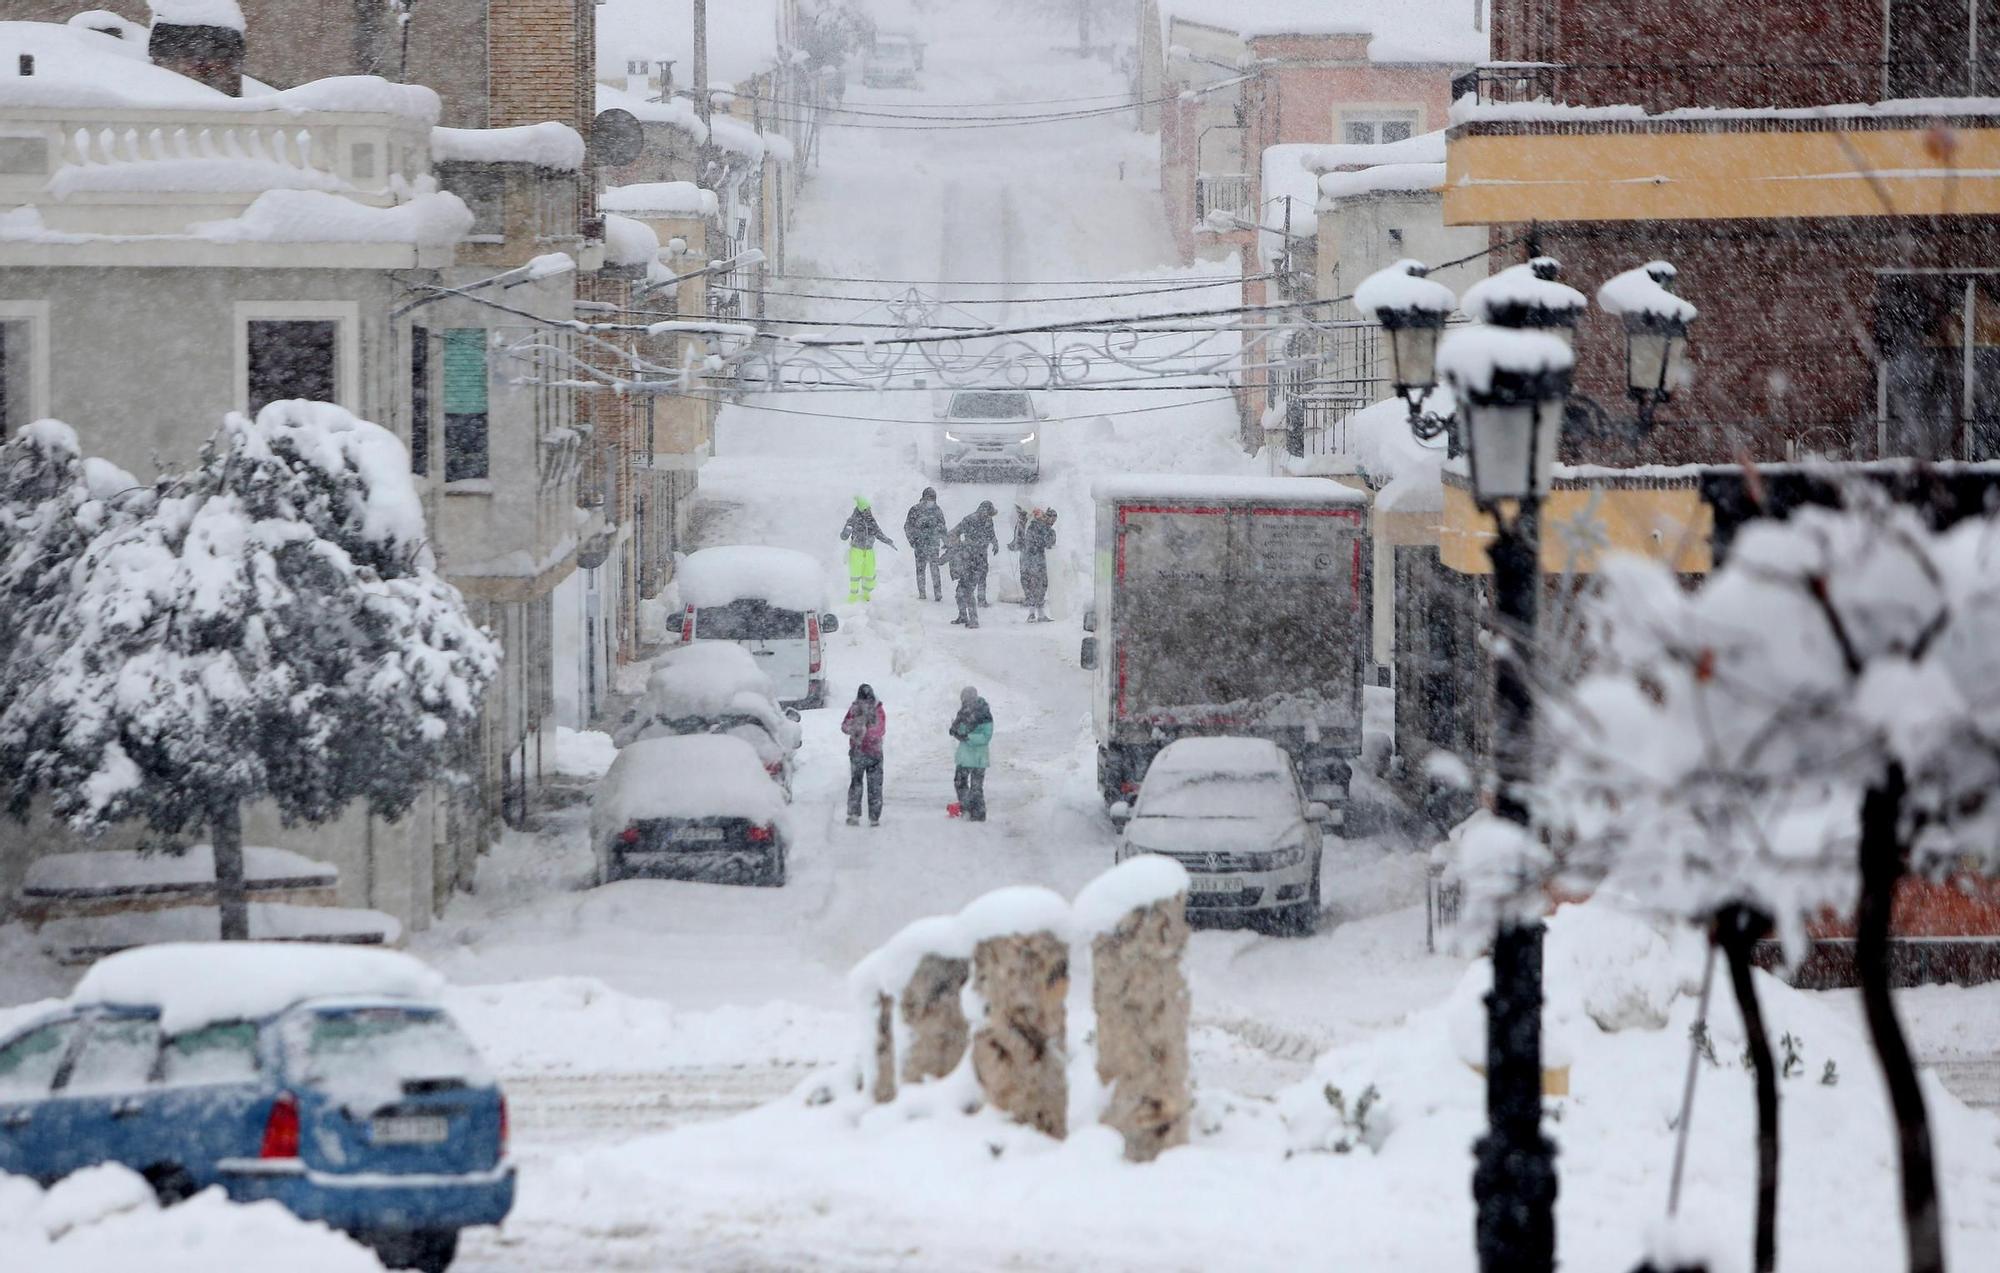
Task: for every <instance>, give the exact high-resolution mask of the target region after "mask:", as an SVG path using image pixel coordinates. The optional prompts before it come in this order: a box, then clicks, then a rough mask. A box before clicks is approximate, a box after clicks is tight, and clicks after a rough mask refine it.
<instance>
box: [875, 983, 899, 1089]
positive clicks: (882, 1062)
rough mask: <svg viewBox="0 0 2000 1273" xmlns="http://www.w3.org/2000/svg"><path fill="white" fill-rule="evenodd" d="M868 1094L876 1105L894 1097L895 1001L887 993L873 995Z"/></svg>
mask: <svg viewBox="0 0 2000 1273" xmlns="http://www.w3.org/2000/svg"><path fill="white" fill-rule="evenodd" d="M872 1068H873V1071H874V1081H873V1082H871V1083H870V1084H869V1088H870V1094H871V1095H872V1096H874V1098H875V1103H876V1104H877V1105H887V1104H888V1103H889V1102H890V1101H893V1100H895V1099H896V1001H895V1000H894V999H891V998H890V997H889V996H888V995H884V994H878V995H876V996H875V1062H874V1065H873V1067H872Z"/></svg>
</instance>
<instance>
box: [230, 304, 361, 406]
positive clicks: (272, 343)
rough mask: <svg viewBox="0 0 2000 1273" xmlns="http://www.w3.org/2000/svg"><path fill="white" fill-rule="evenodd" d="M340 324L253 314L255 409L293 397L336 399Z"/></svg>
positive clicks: (252, 390) (252, 395)
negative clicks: (335, 359)
mask: <svg viewBox="0 0 2000 1273" xmlns="http://www.w3.org/2000/svg"><path fill="white" fill-rule="evenodd" d="M338 329H339V324H337V323H335V322H333V321H331V320H329V319H264V318H259V319H253V320H252V321H251V323H250V410H251V412H252V413H253V414H254V413H255V412H258V411H261V410H263V409H264V408H265V407H266V406H268V405H270V404H271V403H273V402H282V401H284V400H285V399H287V398H308V399H311V400H312V401H314V402H332V401H333V400H334V394H335V387H334V353H335V349H334V346H335V341H336V340H337V335H336V333H337V331H338Z"/></svg>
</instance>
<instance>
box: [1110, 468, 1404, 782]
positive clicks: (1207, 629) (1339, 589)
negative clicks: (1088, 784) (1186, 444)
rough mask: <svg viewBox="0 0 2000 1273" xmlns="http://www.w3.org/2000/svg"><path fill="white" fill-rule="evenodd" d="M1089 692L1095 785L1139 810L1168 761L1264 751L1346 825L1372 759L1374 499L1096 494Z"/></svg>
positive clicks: (1258, 484) (1227, 486) (1172, 485)
mask: <svg viewBox="0 0 2000 1273" xmlns="http://www.w3.org/2000/svg"><path fill="white" fill-rule="evenodd" d="M1092 496H1093V498H1094V500H1095V502H1096V513H1097V526H1096V562H1095V570H1094V575H1095V581H1096V586H1095V599H1094V604H1093V607H1092V609H1091V610H1090V611H1089V612H1088V613H1087V614H1086V615H1085V618H1084V630H1085V631H1086V632H1089V633H1091V634H1092V635H1090V636H1087V637H1085V638H1084V642H1083V664H1084V666H1085V667H1086V668H1090V669H1091V670H1092V671H1093V672H1094V673H1095V676H1094V677H1093V695H1092V719H1093V722H1094V724H1095V727H1096V734H1097V782H1098V787H1099V789H1100V790H1101V791H1102V793H1103V795H1104V799H1105V802H1106V803H1107V804H1111V803H1114V802H1116V801H1119V800H1127V801H1129V800H1131V799H1132V797H1133V796H1134V795H1136V794H1137V792H1138V789H1139V783H1140V781H1141V780H1142V779H1143V778H1144V777H1145V774H1146V766H1147V765H1149V764H1151V763H1152V759H1153V756H1154V754H1155V753H1156V752H1158V751H1159V750H1160V749H1161V748H1162V747H1164V746H1166V745H1167V744H1168V743H1170V742H1172V741H1173V740H1174V739H1176V738H1183V737H1188V736H1194V735H1225V734H1226V735H1242V736H1248V737H1257V738H1268V739H1270V740H1272V741H1273V742H1275V743H1277V744H1278V745H1279V746H1281V747H1283V748H1284V749H1285V750H1286V751H1287V752H1289V753H1290V754H1291V756H1292V758H1293V762H1294V763H1295V764H1296V765H1297V767H1298V772H1299V778H1300V780H1301V785H1303V786H1304V787H1305V789H1306V791H1307V793H1308V798H1309V799H1312V800H1317V801H1322V802H1324V803H1326V804H1328V805H1331V806H1333V807H1334V808H1335V809H1336V810H1339V809H1340V808H1341V807H1342V806H1343V805H1344V804H1345V803H1346V800H1347V784H1348V778H1349V776H1350V773H1351V769H1350V761H1351V759H1352V758H1353V757H1355V756H1357V755H1359V754H1360V752H1361V684H1362V676H1363V670H1364V668H1365V667H1366V666H1367V660H1368V657H1369V649H1370V645H1369V632H1370V620H1369V586H1368V582H1369V581H1368V577H1367V575H1368V563H1369V556H1370V554H1369V547H1368V495H1367V493H1366V492H1365V491H1361V490H1357V489H1355V488H1353V487H1348V486H1343V485H1341V484H1340V483H1338V482H1335V481H1332V480H1329V479H1326V478H1298V477H1279V478H1225V477H1175V476H1159V477H1122V478H1115V479H1108V480H1106V481H1102V482H1099V483H1098V484H1097V485H1096V486H1095V487H1094V488H1093V490H1092Z"/></svg>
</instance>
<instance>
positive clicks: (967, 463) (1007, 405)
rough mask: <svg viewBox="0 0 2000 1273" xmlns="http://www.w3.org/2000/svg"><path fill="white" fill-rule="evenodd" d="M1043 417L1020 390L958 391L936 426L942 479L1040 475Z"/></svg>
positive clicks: (1031, 478)
mask: <svg viewBox="0 0 2000 1273" xmlns="http://www.w3.org/2000/svg"><path fill="white" fill-rule="evenodd" d="M1043 418H1044V417H1043V415H1042V412H1041V410H1040V408H1038V407H1037V406H1036V405H1035V400H1034V398H1033V397H1032V396H1031V395H1029V394H1027V393H1025V392H1023V391H1022V390H1019V389H960V390H958V391H957V392H955V393H953V394H952V395H951V397H950V399H949V400H948V401H947V402H946V403H945V408H944V412H943V414H942V416H940V418H939V419H938V422H937V430H936V431H937V456H938V480H940V481H944V482H957V481H965V480H968V479H977V478H993V477H1001V478H1008V479H1012V480H1016V481H1025V482H1032V481H1035V480H1037V479H1038V478H1040V477H1041V475H1042V444H1041V437H1040V433H1041V427H1042V420H1043Z"/></svg>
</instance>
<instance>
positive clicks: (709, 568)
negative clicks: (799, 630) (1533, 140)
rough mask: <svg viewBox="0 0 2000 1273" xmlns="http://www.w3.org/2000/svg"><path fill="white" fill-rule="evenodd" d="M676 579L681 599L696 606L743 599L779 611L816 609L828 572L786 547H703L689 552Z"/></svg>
mask: <svg viewBox="0 0 2000 1273" xmlns="http://www.w3.org/2000/svg"><path fill="white" fill-rule="evenodd" d="M675 578H676V579H677V580H678V582H679V583H680V588H681V601H682V602H683V603H684V604H686V605H690V606H693V607H694V608H695V609H697V610H700V609H705V608H706V607H708V606H726V605H728V604H730V603H731V602H733V601H742V600H745V599H747V598H756V599H758V600H761V601H766V602H769V603H770V604H771V605H774V606H776V607H778V608H779V609H781V610H806V611H813V612H817V611H819V610H821V609H822V608H824V607H825V605H826V576H825V575H824V574H822V573H821V571H820V568H819V564H818V563H817V562H815V561H814V560H813V559H812V558H811V557H808V556H807V555H806V554H804V553H802V552H797V551H795V550H793V549H790V548H765V547H762V546H759V545H750V544H741V545H730V546H725V547H721V548H703V549H701V550H700V551H699V552H693V553H689V554H688V557H687V560H686V561H683V562H682V563H681V567H680V570H679V572H678V573H677V575H676V576H675Z"/></svg>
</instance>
